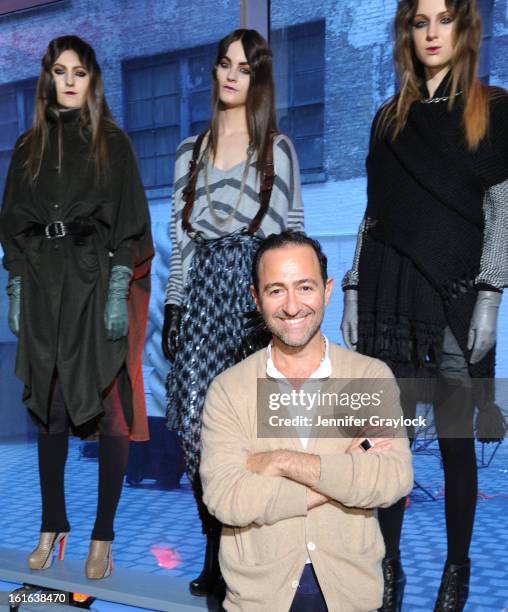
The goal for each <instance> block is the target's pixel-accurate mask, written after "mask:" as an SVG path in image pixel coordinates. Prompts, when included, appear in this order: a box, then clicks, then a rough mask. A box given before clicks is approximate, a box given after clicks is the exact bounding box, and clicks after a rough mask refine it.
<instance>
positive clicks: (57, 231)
mask: <svg viewBox="0 0 508 612" xmlns="http://www.w3.org/2000/svg"><path fill="white" fill-rule="evenodd" d="M51 230H54V234H53V233H52V231H51ZM44 235H45V236H46V238H49V240H55V238H63V237H64V236H66V235H67V231H66V229H65V224H64V222H63V221H53V223H48V225H46V227H45V228H44Z"/></svg>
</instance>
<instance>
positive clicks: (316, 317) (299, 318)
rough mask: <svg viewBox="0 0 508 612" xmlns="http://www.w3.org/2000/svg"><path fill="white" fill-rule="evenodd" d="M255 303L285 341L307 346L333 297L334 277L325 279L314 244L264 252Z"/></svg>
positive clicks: (276, 333)
mask: <svg viewBox="0 0 508 612" xmlns="http://www.w3.org/2000/svg"><path fill="white" fill-rule="evenodd" d="M258 280H259V284H258V286H259V295H258V294H256V292H255V291H254V290H252V292H253V296H254V299H255V301H256V306H257V307H258V309H259V311H260V312H261V314H262V315H263V319H264V320H265V323H266V325H267V327H268V329H269V330H270V331H271V332H272V334H273V335H274V336H275V337H276V338H278V339H279V340H280V341H281V342H282V343H283V344H285V345H286V346H290V347H304V346H306V345H307V344H309V342H310V341H311V340H312V339H313V338H314V337H315V336H316V334H317V333H318V332H319V328H320V327H321V323H322V321H323V317H324V312H325V308H326V306H327V304H328V301H329V300H330V294H331V291H332V285H333V280H332V279H328V280H327V281H326V284H325V283H323V278H322V276H321V269H320V267H319V261H318V258H317V256H316V254H315V253H314V250H313V249H312V247H310V246H307V245H287V246H284V247H281V248H278V249H271V250H268V251H266V252H265V253H263V255H262V257H261V259H260V261H259V266H258Z"/></svg>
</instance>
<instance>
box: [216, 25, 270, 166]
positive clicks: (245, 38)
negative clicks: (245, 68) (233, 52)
mask: <svg viewBox="0 0 508 612" xmlns="http://www.w3.org/2000/svg"><path fill="white" fill-rule="evenodd" d="M237 40H239V41H240V42H241V43H242V46H243V50H244V53H245V57H246V58H247V62H248V63H249V68H250V85H249V91H248V92H247V103H246V115H247V129H248V131H249V140H250V145H251V147H252V149H253V150H254V151H255V152H256V153H257V162H256V168H257V170H258V172H261V171H262V170H263V168H264V166H265V161H266V154H267V149H268V147H270V146H272V139H273V134H274V133H276V132H277V116H276V113H275V87H274V84H273V71H272V51H271V49H270V47H269V46H268V43H267V42H266V40H265V39H264V38H263V37H262V36H261V34H260V33H259V32H257V31H256V30H246V29H243V28H241V29H238V30H235V31H234V32H231V34H228V35H227V36H225V37H224V38H223V39H222V40H221V41H220V42H219V46H218V49H217V57H216V60H215V65H214V68H213V70H212V78H213V91H212V119H211V121H210V136H209V138H208V147H209V150H210V152H211V153H212V156H213V155H215V152H216V151H217V142H218V138H219V111H221V110H222V109H223V106H222V103H221V101H220V95H219V81H218V80H217V66H218V65H219V64H220V62H221V61H222V60H223V59H224V57H225V56H226V55H227V52H228V48H229V46H230V45H231V44H232V43H234V42H236V41H237Z"/></svg>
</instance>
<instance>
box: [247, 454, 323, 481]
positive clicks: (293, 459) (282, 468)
mask: <svg viewBox="0 0 508 612" xmlns="http://www.w3.org/2000/svg"><path fill="white" fill-rule="evenodd" d="M247 469H248V470H250V471H251V472H255V473H256V474H262V475H263V476H284V478H288V479H289V480H294V481H295V482H299V483H300V484H304V485H306V486H307V487H313V486H315V485H316V484H317V483H318V481H319V479H320V477H321V458H320V457H319V455H311V454H310V453H300V452H297V451H290V450H282V449H281V450H274V451H269V452H266V453H254V454H251V455H249V456H248V458H247Z"/></svg>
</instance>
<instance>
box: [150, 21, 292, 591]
mask: <svg viewBox="0 0 508 612" xmlns="http://www.w3.org/2000/svg"><path fill="white" fill-rule="evenodd" d="M212 107H213V108H212V118H211V122H210V127H209V129H208V130H207V131H206V132H205V133H204V134H201V135H200V136H193V137H191V138H188V139H186V140H184V141H183V142H182V143H181V144H180V146H179V147H178V150H177V154H176V163H175V179H174V186H173V210H172V216H171V242H172V253H171V260H170V264H169V279H168V285H167V291H166V299H165V303H166V305H165V317H164V328H163V333H162V349H163V352H164V354H165V356H166V358H167V359H168V360H169V361H170V362H171V363H172V368H171V371H170V373H169V375H168V381H167V391H168V426H169V427H170V428H175V429H177V430H178V431H179V432H180V435H181V440H182V446H183V451H184V456H185V460H186V465H187V473H188V476H189V479H190V481H191V483H192V487H193V491H194V495H195V498H196V502H197V505H198V510H199V514H200V518H201V521H202V525H203V532H204V533H205V534H206V537H207V549H206V558H205V565H204V568H203V572H202V573H201V575H200V576H199V577H198V578H197V579H196V580H193V581H192V582H191V583H190V590H191V593H193V594H194V595H208V594H210V593H211V592H213V590H214V589H215V587H216V585H217V583H218V581H219V578H220V571H219V566H218V548H219V540H220V533H221V528H222V525H221V524H220V523H219V522H218V521H217V520H216V519H215V518H214V517H212V516H211V515H210V514H209V513H208V510H207V509H206V506H205V505H204V504H203V500H202V487H201V482H200V480H199V471H198V468H199V461H200V444H201V414H202V410H203V404H204V399H205V395H206V391H207V388H208V385H209V383H210V382H211V380H212V379H213V378H214V377H215V376H217V375H218V374H219V373H220V372H222V371H223V370H225V369H226V368H228V367H230V366H232V365H234V364H235V363H236V362H237V361H239V360H240V359H241V358H242V357H243V356H245V355H246V353H248V352H249V351H252V350H253V349H256V348H259V346H255V345H254V344H252V343H251V342H249V337H248V336H249V326H248V325H247V320H248V318H247V317H246V314H247V313H249V312H254V311H255V306H254V303H253V301H252V298H251V295H250V292H249V286H250V283H251V263H252V258H253V255H254V252H255V251H256V249H257V246H258V243H259V241H260V240H261V239H263V238H265V237H266V236H268V235H270V234H272V233H280V232H281V231H282V230H285V229H288V228H293V229H298V230H301V229H303V208H302V202H301V196H300V177H299V168H298V161H297V158H296V154H295V152H294V149H293V145H292V144H291V141H290V140H289V139H288V138H287V137H286V136H284V135H282V134H278V132H277V124H276V118H275V104H274V86H273V78H272V57H271V51H270V49H269V48H268V46H267V43H266V41H265V40H264V39H263V38H262V37H261V36H260V35H259V34H258V33H257V32H256V31H254V30H236V31H234V32H232V33H231V34H230V35H228V36H227V37H225V38H224V39H223V40H221V41H220V43H219V48H218V53H217V60H216V64H215V67H214V69H213V93H212Z"/></svg>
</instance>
